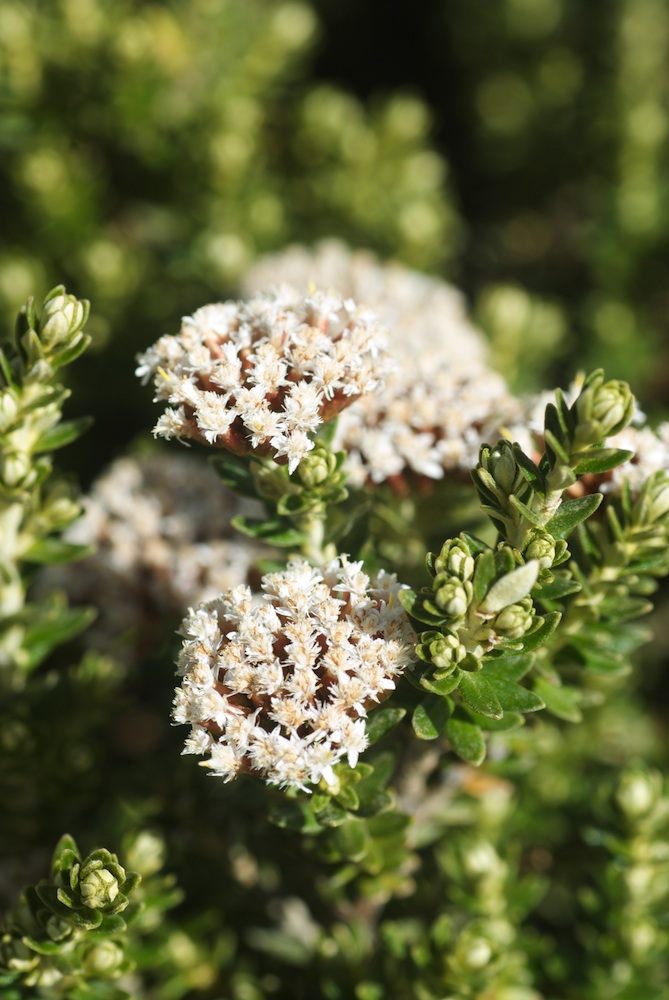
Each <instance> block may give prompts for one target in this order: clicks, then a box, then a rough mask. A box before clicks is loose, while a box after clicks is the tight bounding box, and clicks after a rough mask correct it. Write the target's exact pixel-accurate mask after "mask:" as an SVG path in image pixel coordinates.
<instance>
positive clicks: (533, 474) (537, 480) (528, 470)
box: [513, 441, 544, 493]
mask: <svg viewBox="0 0 669 1000" xmlns="http://www.w3.org/2000/svg"><path fill="white" fill-rule="evenodd" d="M513 455H514V458H515V459H516V462H517V463H518V467H519V469H520V471H521V472H522V473H523V475H524V476H525V479H526V480H527V481H528V483H529V484H530V485H531V486H532V487H533V489H534V490H535V491H536V492H537V493H540V492H542V490H543V488H544V481H543V476H542V475H541V473H540V472H539V469H538V467H537V466H536V465H535V464H534V462H533V461H532V459H531V458H528V456H527V455H526V454H525V452H524V451H523V449H522V448H521V447H520V445H519V444H518V443H517V442H516V441H514V442H513Z"/></svg>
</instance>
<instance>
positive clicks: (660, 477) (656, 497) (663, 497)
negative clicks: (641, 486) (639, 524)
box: [644, 472, 669, 524]
mask: <svg viewBox="0 0 669 1000" xmlns="http://www.w3.org/2000/svg"><path fill="white" fill-rule="evenodd" d="M644 492H645V501H646V504H647V512H648V513H647V516H646V518H645V520H646V521H647V523H650V524H655V523H657V522H658V521H662V520H664V519H665V517H666V515H667V514H668V513H669V477H668V476H667V474H666V473H665V472H656V473H655V474H654V475H652V476H651V477H650V479H649V480H648V481H647V484H646V488H645V490H644Z"/></svg>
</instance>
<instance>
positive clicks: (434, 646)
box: [416, 632, 467, 674]
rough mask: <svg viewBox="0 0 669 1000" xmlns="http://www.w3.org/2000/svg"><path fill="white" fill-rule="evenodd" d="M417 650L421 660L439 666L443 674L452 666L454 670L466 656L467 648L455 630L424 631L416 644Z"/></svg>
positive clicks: (451, 668)
mask: <svg viewBox="0 0 669 1000" xmlns="http://www.w3.org/2000/svg"><path fill="white" fill-rule="evenodd" d="M416 652H417V653H418V655H419V656H420V658H421V660H426V661H427V662H429V663H433V664H434V666H435V667H438V668H439V670H440V672H441V673H442V674H443V672H444V671H445V670H448V669H449V668H450V671H451V672H452V671H453V670H455V668H456V667H457V665H458V663H460V662H461V661H462V660H463V659H464V658H465V656H466V655H467V650H466V649H465V647H464V646H463V645H462V643H461V642H460V640H459V639H458V637H457V635H456V634H455V632H445V633H444V634H443V635H441V634H440V633H438V632H423V634H422V635H421V637H420V641H419V643H418V645H417V646H416Z"/></svg>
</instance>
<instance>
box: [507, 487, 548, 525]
mask: <svg viewBox="0 0 669 1000" xmlns="http://www.w3.org/2000/svg"><path fill="white" fill-rule="evenodd" d="M509 503H510V504H511V506H512V507H515V508H516V510H517V511H519V512H520V513H521V514H522V515H523V517H524V518H525V520H527V521H529V522H530V523H531V524H534V525H536V526H537V528H542V527H543V524H542V521H541V519H540V518H539V517H537V515H536V514H535V513H534V511H533V510H532V509H531V508H530V507H528V506H527V504H525V503H523V501H522V500H519V499H518V497H517V496H516V495H515V493H510V494H509Z"/></svg>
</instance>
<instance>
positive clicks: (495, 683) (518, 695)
mask: <svg viewBox="0 0 669 1000" xmlns="http://www.w3.org/2000/svg"><path fill="white" fill-rule="evenodd" d="M487 674H488V671H487V670H486V669H485V668H484V674H483V676H484V678H486V679H487V680H488V684H489V685H490V689H491V690H492V691H493V692H494V694H495V697H496V698H497V701H498V702H499V704H500V705H501V706H502V708H503V710H504V714H505V715H506V713H507V712H538V711H539V710H540V709H542V708H545V707H546V706H545V705H544V703H543V701H542V700H541V698H540V697H539V695H538V694H535V693H534V691H529V690H528V689H527V688H524V687H521V686H520V685H519V684H515V683H514V682H513V681H509V680H505V679H504V678H501V677H488V676H487ZM483 714H485V713H483Z"/></svg>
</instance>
